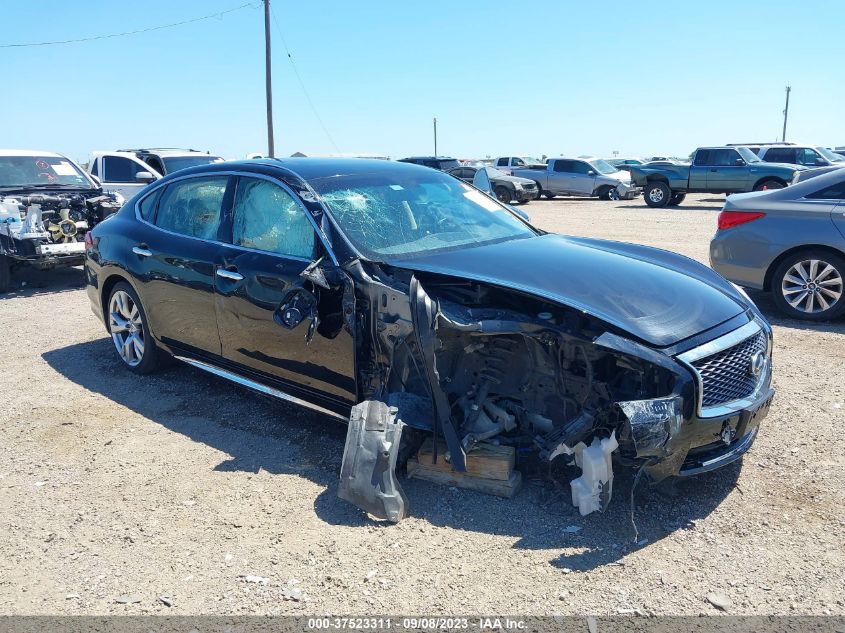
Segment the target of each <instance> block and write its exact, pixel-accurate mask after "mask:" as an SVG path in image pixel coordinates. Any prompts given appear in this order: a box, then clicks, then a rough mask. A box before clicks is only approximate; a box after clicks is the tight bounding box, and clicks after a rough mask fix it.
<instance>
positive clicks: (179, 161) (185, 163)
mask: <svg viewBox="0 0 845 633" xmlns="http://www.w3.org/2000/svg"><path fill="white" fill-rule="evenodd" d="M162 160H163V161H164V168H165V170H166V171H167V173H168V174H172V173H173V172H174V171H179V170H180V169H187V168H188V167H196V166H197V165H208V164H209V163H220V162H222V161H223V159H222V158H220V157H219V156H212V155H211V154H203V155H201V156H171V157H168V158H163V159H162Z"/></svg>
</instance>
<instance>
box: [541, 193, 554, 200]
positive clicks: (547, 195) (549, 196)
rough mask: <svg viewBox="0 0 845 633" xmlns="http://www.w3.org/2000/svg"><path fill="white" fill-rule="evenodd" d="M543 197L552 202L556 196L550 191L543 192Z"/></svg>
mask: <svg viewBox="0 0 845 633" xmlns="http://www.w3.org/2000/svg"><path fill="white" fill-rule="evenodd" d="M543 195H544V196H546V199H547V200H553V199H554V197H555V195H557V194H554V193H552V192H551V191H544V192H543Z"/></svg>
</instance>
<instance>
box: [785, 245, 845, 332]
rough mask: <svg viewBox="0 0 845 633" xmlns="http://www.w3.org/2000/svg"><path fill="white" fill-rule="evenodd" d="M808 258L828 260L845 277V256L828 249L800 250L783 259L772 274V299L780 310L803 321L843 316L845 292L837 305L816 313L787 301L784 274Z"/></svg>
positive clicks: (824, 319) (828, 319) (826, 319)
mask: <svg viewBox="0 0 845 633" xmlns="http://www.w3.org/2000/svg"><path fill="white" fill-rule="evenodd" d="M806 259H818V260H821V261H824V262H827V263H828V264H830V265H831V266H833V267H834V268H836V270H837V272H839V275H840V276H841V277H842V278H843V279H845V258H842V257H841V256H839V255H835V254H834V253H830V252H827V251H809V250H808V251H799V252H798V253H795V254H794V255H791V256H790V257H787V258H786V259H785V260H783V261H782V262H781V263H780V264H779V265H778V267H777V268H776V269H775V272H774V274H773V275H772V285H771V293H772V299H773V300H774V302H775V305H776V306H777V308H778V310H780V311H781V312H783V313H784V314H785V315H787V316H788V317H790V318H792V319H800V320H802V321H830V320H832V319H836V318H838V317H840V316H842V314H843V313H845V293H843V295H842V296H841V297H839V301H837V303H836V305H835V306H833V307H832V308H831V309H829V310H825V311H824V312H818V313H815V314H808V313H806V312H801V311H800V310H796V309H795V308H793V307H792V306H791V305H789V303H787V301H786V299H785V298H784V296H783V291H782V284H783V278H784V275H786V272H787V271H788V270H789V269H790V268H792V267H793V266H794V265H795V264H797V263H798V262H800V261H803V260H806Z"/></svg>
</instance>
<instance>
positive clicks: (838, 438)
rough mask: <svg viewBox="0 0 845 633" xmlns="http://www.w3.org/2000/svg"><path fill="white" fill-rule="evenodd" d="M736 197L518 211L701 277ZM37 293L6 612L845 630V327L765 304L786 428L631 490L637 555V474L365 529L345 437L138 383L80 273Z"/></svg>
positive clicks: (213, 388)
mask: <svg viewBox="0 0 845 633" xmlns="http://www.w3.org/2000/svg"><path fill="white" fill-rule="evenodd" d="M693 198H694V197H693ZM722 202H723V199H721V198H718V197H717V198H708V197H701V198H699V199H688V202H686V203H685V204H684V206H682V207H681V208H679V209H676V210H652V209H648V208H647V207H645V206H644V205H643V203H642V200H638V201H631V202H600V201H593V200H589V201H587V200H574V199H566V200H560V199H559V200H555V201H537V202H533V203H531V204H529V205H527V206H526V207H524V209H525V210H526V211H528V212H529V213H530V215H531V217H532V220H533V221H534V222H535V224H537V225H538V226H540V227H542V228H544V229H547V230H551V231H557V232H562V233H570V234H577V235H589V236H593V237H602V238H609V239H614V240H624V241H632V242H640V243H644V244H649V245H654V246H659V247H662V248H667V249H671V250H675V251H678V252H680V253H683V254H684V255H688V256H690V257H693V258H696V259H699V260H701V261H705V262H706V261H707V245H708V242H709V239H710V236H711V235H712V233H713V231H714V229H715V223H716V214H717V212H718V210H719V208H720V207H721V204H722ZM584 274H586V275H588V274H589V271H584ZM25 279H26V281H27V284H26V285H25V286H24V287H22V288H19V289H17V290H15V291H14V292H12V293H11V294H9V295H6V296H3V297H0V376H3V378H4V381H3V383H4V387H3V401H2V404H0V447H2V449H0V534H2V538H0V613H2V614H109V613H116V614H141V613H159V614H160V613H167V614H174V615H177V614H178V615H182V614H211V613H233V614H240V613H242V614H252V613H255V614H287V613H291V614H349V613H351V614H376V613H381V614H384V613H390V614H411V613H414V614H427V615H430V614H450V615H454V614H477V613H485V614H490V613H493V614H558V613H560V614H585V613H588V614H596V615H605V614H613V615H615V614H617V613H630V612H632V610H633V612H641V613H649V614H693V615H694V614H699V613H703V614H711V613H717V610H716V607H714V606H713V605H712V604H711V602H710V601H708V596H710V598H714V596H713V594H719V595H720V596H721V598H723V599H725V600H727V602H726V603H725V605H724V606H725V607H726V609H727V611H728V612H729V613H732V614H790V615H795V614H828V613H833V614H838V615H841V614H845V510H843V507H845V474H844V473H845V433H843V425H844V424H845V415H843V402H845V337H843V333H845V323H843V322H841V321H840V322H836V323H832V324H817V325H807V324H804V323H800V322H796V321H790V320H786V319H783V318H782V317H781V316H779V315H778V314H777V313H776V312H775V310H774V307H773V305H772V302H771V301H770V300H769V299H768V297H767V296H765V295H762V294H759V293H754V294H753V297H754V299H755V300H757V301H759V304H760V306H761V308H762V310H763V311H764V313H765V314H766V315H767V316H768V317H769V318H770V319H771V321H772V322H773V323H774V328H775V352H774V354H775V356H774V358H775V386H776V388H777V389H778V395H777V397H776V399H775V403H774V405H773V407H772V410H771V413H770V414H769V417H768V418H767V419H766V420H765V421H764V423H763V426H762V430H761V433H760V436H759V437H758V439H757V442H756V444H755V445H754V448H753V449H752V451H751V452H750V453H749V454H748V455H747V456H746V457H745V459H744V461H743V462H742V463H741V464H736V465H733V466H731V467H727V468H725V469H723V470H721V471H719V472H716V473H711V474H708V475H704V476H701V477H698V478H695V479H691V480H685V481H683V482H681V483H679V484H677V485H675V486H666V487H662V488H661V489H659V490H654V489H649V488H646V487H641V488H639V489H638V490H637V494H636V501H635V513H636V521H637V524H638V526H639V530H640V538H641V541H640V542H639V544H636V545H635V544H633V543H632V535H633V529H632V526H631V521H630V515H629V511H630V507H629V491H630V487H631V479H632V478H631V474H630V473H628V472H625V471H624V470H623V471H620V472H618V473H617V478H616V481H615V482H614V498H613V500H612V502H611V505H610V508H609V509H608V511H607V512H606V513H605V514H602V515H599V514H596V515H591V516H588V517H586V518H582V517H581V516H579V515H578V513H577V511H576V510H575V509H574V508H573V507H572V506H571V505H570V503H569V499H568V498H567V497H568V491H567V486H566V479H561V485H560V486H559V487H556V486H555V485H554V484H553V483H551V482H549V481H542V480H541V479H540V478H539V477H537V476H536V473H526V479H527V484H526V486H525V488H524V489H523V491H522V492H521V493H520V494H519V495H518V496H517V497H516V498H514V499H512V500H501V499H496V498H491V497H486V496H482V495H480V494H477V493H472V492H467V491H462V490H457V489H450V488H442V487H438V486H436V485H434V484H431V483H427V482H422V481H418V480H406V481H404V482H403V485H404V488H405V491H406V493H407V495H408V497H409V498H410V501H411V513H412V516H411V517H410V518H409V519H407V520H405V521H404V522H402V523H400V524H399V525H389V524H382V523H378V522H374V521H371V520H369V519H368V518H367V517H365V516H363V515H362V514H361V513H360V512H359V511H358V510H357V509H356V508H355V507H353V506H351V505H349V504H347V503H345V502H343V501H340V500H339V499H338V498H337V494H336V493H337V480H338V472H339V468H340V461H341V453H342V450H343V442H344V437H345V427H343V426H342V425H338V424H336V423H335V422H332V421H330V420H326V419H323V418H321V417H319V416H317V415H314V414H311V413H308V412H304V411H302V410H299V409H296V408H294V407H292V406H289V405H287V404H285V403H279V402H275V401H271V400H269V399H267V398H264V397H262V396H259V395H256V394H253V393H250V392H248V391H245V390H242V389H240V388H237V387H235V386H232V385H230V384H228V383H226V382H224V381H222V380H219V379H216V378H213V377H210V376H207V375H205V374H203V373H201V372H199V371H197V370H194V369H191V368H188V367H186V366H176V367H173V368H171V369H169V370H167V371H164V372H162V373H159V374H156V375H154V376H149V377H138V376H135V375H133V374H131V373H129V372H127V371H125V370H123V369H122V368H121V366H120V365H119V362H118V360H117V358H116V356H115V354H114V352H113V348H112V346H111V342H110V341H109V340H108V339H107V338H106V337H105V333H104V330H103V327H102V325H101V324H100V323H99V322H98V321H97V320H96V319H95V318H94V316H93V315H92V314H91V312H90V309H89V307H88V300H87V297H86V295H85V293H84V291H83V290H82V274H81V272H80V270H78V269H76V270H66V271H57V272H54V273H50V274H29V275H27V276H26V277H25ZM573 474H575V473H574V472H573ZM571 526H574V527H571ZM567 528H569V529H567ZM576 528H580V529H577V530H576Z"/></svg>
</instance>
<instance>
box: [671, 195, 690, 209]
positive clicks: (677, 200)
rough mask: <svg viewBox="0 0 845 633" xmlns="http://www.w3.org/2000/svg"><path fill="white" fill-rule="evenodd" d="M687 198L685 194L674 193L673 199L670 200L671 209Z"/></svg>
mask: <svg viewBox="0 0 845 633" xmlns="http://www.w3.org/2000/svg"><path fill="white" fill-rule="evenodd" d="M686 197H687V194H685V193H673V194H672V197H671V198H669V206H670V207H677V206H678V205H679V204H681V203H682V202H683V201H684V198H686Z"/></svg>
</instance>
